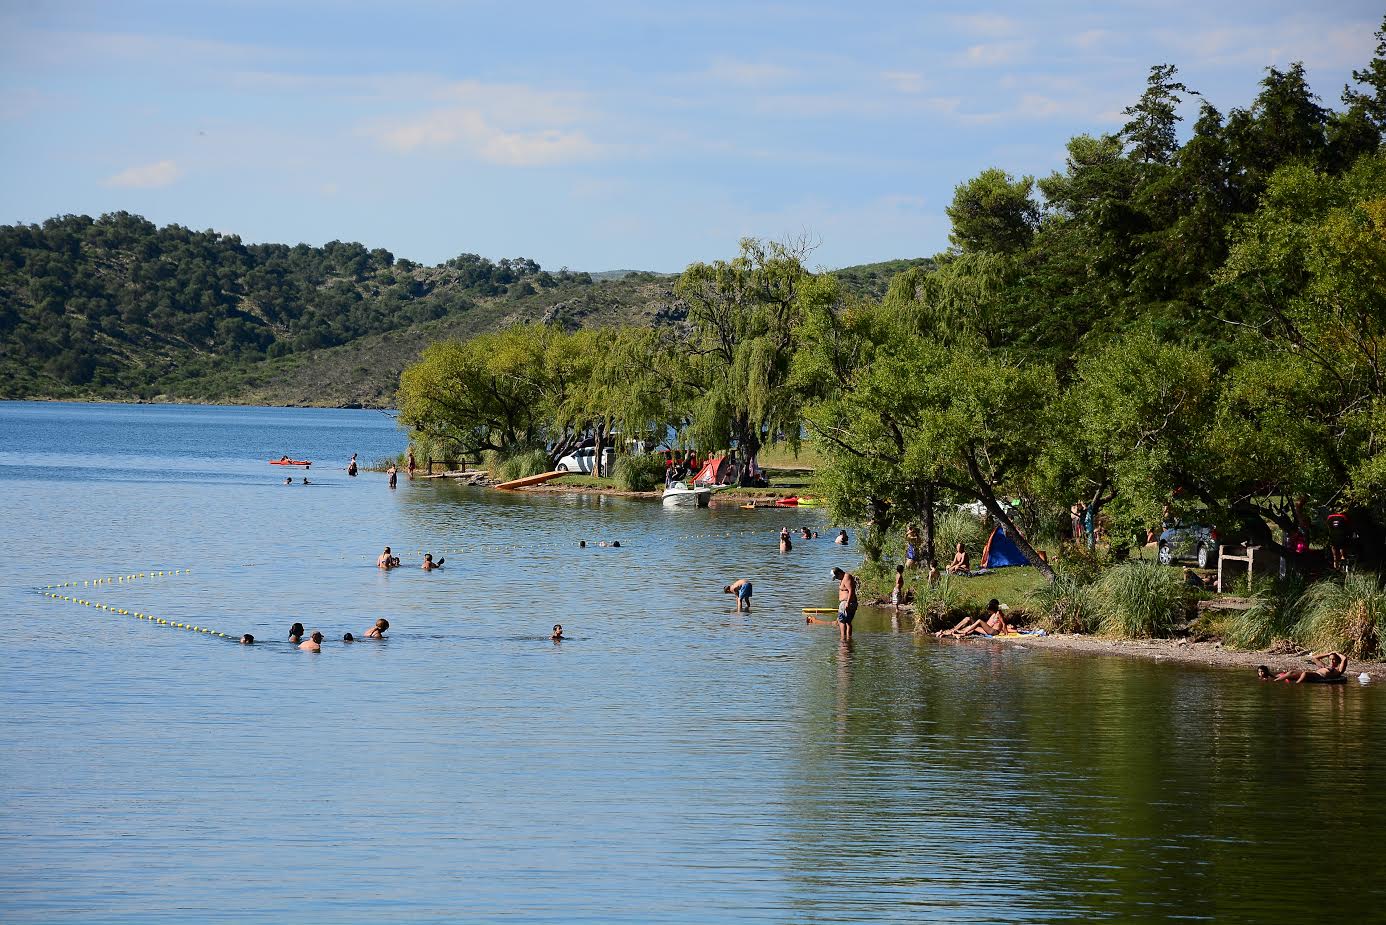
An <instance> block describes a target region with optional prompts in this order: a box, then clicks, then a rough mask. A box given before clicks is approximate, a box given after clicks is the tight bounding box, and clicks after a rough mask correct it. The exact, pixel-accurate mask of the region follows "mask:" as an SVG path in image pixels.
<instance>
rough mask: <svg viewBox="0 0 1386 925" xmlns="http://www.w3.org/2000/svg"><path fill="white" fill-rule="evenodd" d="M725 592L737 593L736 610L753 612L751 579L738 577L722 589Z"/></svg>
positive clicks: (738, 611)
mask: <svg viewBox="0 0 1386 925" xmlns="http://www.w3.org/2000/svg"><path fill="white" fill-rule="evenodd" d="M722 593H723V594H735V595H736V612H737V613H741V612H742V611H743V610H744V611H746V613H750V612H751V581H750V579H748V578H738V579H737V580H736V581H733V582H732V583H731V584H729V585H727V586H726V587H724V588H723V589H722Z"/></svg>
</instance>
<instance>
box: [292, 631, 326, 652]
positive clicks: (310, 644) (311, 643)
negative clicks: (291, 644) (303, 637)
mask: <svg viewBox="0 0 1386 925" xmlns="http://www.w3.org/2000/svg"><path fill="white" fill-rule="evenodd" d="M322 640H323V636H322V633H319V632H318V631H317V630H313V635H311V636H309V637H308V639H307V641H306V642H301V643H299V646H298V647H299V648H300V649H302V650H303V651H304V652H321V651H322Z"/></svg>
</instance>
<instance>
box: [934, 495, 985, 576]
mask: <svg viewBox="0 0 1386 925" xmlns="http://www.w3.org/2000/svg"><path fill="white" fill-rule="evenodd" d="M986 542H987V526H986V524H985V523H983V522H982V521H981V519H979V518H977V517H974V516H972V515H971V514H969V513H967V512H966V511H959V510H956V509H950V510H945V511H941V512H939V515H938V516H937V517H936V518H935V519H934V549H935V550H936V551H937V554H938V557H939V559H941V560H942V561H941V562H940V563H939V568H942V567H943V566H945V565H947V564H948V560H949V559H951V558H953V550H954V549H957V547H958V544H959V543H962V544H963V545H964V546H966V547H967V552H968V555H970V556H971V557H972V560H973V562H974V563H978V564H980V563H981V560H982V547H983V546H984V545H986Z"/></svg>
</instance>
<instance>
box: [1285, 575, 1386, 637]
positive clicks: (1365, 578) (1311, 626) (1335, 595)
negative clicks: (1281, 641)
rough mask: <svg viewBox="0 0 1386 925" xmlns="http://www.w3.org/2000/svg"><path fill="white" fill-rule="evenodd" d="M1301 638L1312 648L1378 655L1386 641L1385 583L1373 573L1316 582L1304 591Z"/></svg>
mask: <svg viewBox="0 0 1386 925" xmlns="http://www.w3.org/2000/svg"><path fill="white" fill-rule="evenodd" d="M1300 606H1301V608H1302V610H1301V612H1302V617H1301V618H1300V621H1299V624H1298V625H1297V627H1296V635H1297V636H1298V638H1299V639H1300V640H1301V641H1302V642H1303V643H1304V644H1305V645H1306V646H1308V647H1310V648H1311V649H1318V650H1321V651H1329V650H1336V651H1338V652H1342V653H1343V654H1344V655H1347V656H1349V657H1351V658H1377V657H1379V656H1380V655H1381V654H1382V651H1383V649H1382V640H1386V586H1383V584H1382V582H1381V577H1380V576H1379V575H1375V574H1372V573H1370V572H1354V573H1353V574H1351V575H1348V576H1347V577H1346V578H1345V579H1343V580H1342V581H1335V580H1328V581H1319V582H1315V583H1314V584H1313V585H1310V586H1309V590H1308V591H1306V592H1305V593H1304V597H1303V600H1302V602H1301V605H1300Z"/></svg>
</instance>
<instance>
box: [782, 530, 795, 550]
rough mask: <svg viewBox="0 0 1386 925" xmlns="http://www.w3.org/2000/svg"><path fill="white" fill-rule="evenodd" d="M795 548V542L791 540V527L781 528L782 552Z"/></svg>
mask: <svg viewBox="0 0 1386 925" xmlns="http://www.w3.org/2000/svg"><path fill="white" fill-rule="evenodd" d="M793 548H794V544H793V543H791V542H790V541H789V528H788V527H781V528H780V552H789V551H790V550H792V549H793Z"/></svg>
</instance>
